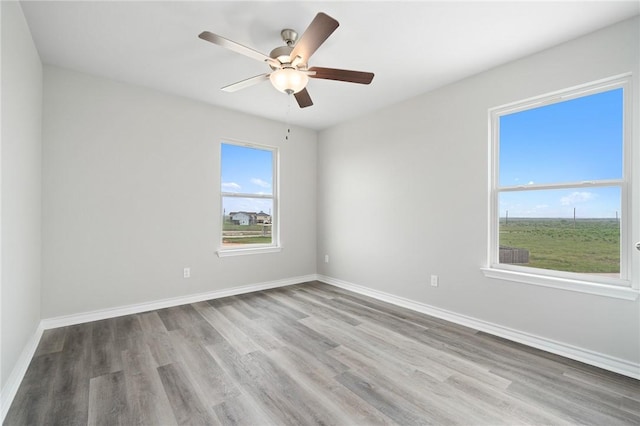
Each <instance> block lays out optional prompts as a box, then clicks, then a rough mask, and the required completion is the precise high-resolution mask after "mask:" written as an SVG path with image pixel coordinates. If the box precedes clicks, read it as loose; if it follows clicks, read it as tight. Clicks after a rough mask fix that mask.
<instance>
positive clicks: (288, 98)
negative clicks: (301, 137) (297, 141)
mask: <svg viewBox="0 0 640 426" xmlns="http://www.w3.org/2000/svg"><path fill="white" fill-rule="evenodd" d="M290 115H291V94H289V96H287V113H286V117H285V126H286V132H285V136H284V140H285V141H288V140H289V136H290V135H291V123H290V122H289V118H290V117H289V116H290Z"/></svg>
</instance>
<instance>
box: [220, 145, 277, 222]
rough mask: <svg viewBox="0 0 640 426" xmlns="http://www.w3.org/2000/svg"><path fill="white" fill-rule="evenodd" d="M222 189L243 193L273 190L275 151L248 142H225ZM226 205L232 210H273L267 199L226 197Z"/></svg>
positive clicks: (227, 209)
mask: <svg viewBox="0 0 640 426" xmlns="http://www.w3.org/2000/svg"><path fill="white" fill-rule="evenodd" d="M221 158H222V164H221V177H222V180H221V182H222V183H221V189H222V191H223V192H232V193H242V194H272V193H273V152H272V151H267V150H263V149H255V148H250V147H246V146H239V145H231V144H225V143H223V144H222V148H221ZM223 208H224V209H225V212H226V213H227V214H228V213H230V212H232V211H255V212H260V211H264V212H265V213H270V212H272V211H273V202H272V201H271V200H268V199H267V200H265V199H252V198H235V197H225V198H224V200H223Z"/></svg>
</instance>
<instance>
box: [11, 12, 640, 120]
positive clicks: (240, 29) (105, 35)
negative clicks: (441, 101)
mask: <svg viewBox="0 0 640 426" xmlns="http://www.w3.org/2000/svg"><path fill="white" fill-rule="evenodd" d="M22 7H23V10H24V13H25V16H26V18H27V22H28V24H29V27H30V29H31V32H32V34H33V38H34V41H35V44H36V46H37V48H38V51H39V52H40V56H41V58H42V61H43V62H44V63H47V64H54V65H58V66H62V67H66V68H70V69H74V70H78V71H83V72H86V73H90V74H94V75H98V76H104V77H107V78H111V79H114V80H118V81H123V82H128V83H133V84H138V85H142V86H147V87H150V88H154V89H157V90H161V91H164V92H169V93H173V94H177V95H182V96H186V97H188V98H192V99H197V100H200V101H203V102H206V103H209V104H213V105H218V106H222V107H226V108H230V109H233V110H238V111H243V112H246V113H250V114H254V115H258V116H262V117H266V118H270V119H275V120H278V121H286V120H288V121H290V122H291V123H293V124H297V125H301V126H304V127H308V128H312V129H317V130H319V129H323V128H326V127H329V126H332V125H334V124H336V123H339V122H342V121H345V120H348V119H350V118H353V117H356V116H358V115H362V114H364V113H367V112H370V111H373V110H376V109H379V108H382V107H384V106H387V105H391V104H394V103H397V102H399V101H402V100H404V99H408V98H410V97H413V96H416V95H418V94H421V93H425V92H428V91H430V90H433V89H435V88H437V87H440V86H443V85H445V84H448V83H451V82H454V81H456V80H460V79H462V78H464V77H467V76H470V75H473V74H476V73H478V72H480V71H483V70H487V69H489V68H492V67H495V66H497V65H500V64H503V63H505V62H508V61H512V60H514V59H517V58H521V57H523V56H527V55H529V54H531V53H534V52H537V51H540V50H543V49H545V48H548V47H550V46H554V45H557V44H559V43H562V42H564V41H567V40H570V39H573V38H576V37H578V36H580V35H583V34H586V33H589V32H592V31H594V30H597V29H599V28H602V27H605V26H607V25H610V24H613V23H615V22H619V21H621V20H624V19H626V18H629V17H631V16H633V15H637V14H638V13H639V12H640V2H639V1H637V0H636V1H623V2H612V1H562V2H548V1H533V2H521V1H511V2H506V1H503V2H484V1H471V2H459V1H447V2H444V1H441V2H433V1H412V2H408V1H406V2H405V1H392V2H380V1H357V2H355V1H354V2H351V1H341V2H337V1H334V2H316V1H296V2H273V1H259V2H243V1H233V2H217V1H216V2H186V1H172V2H155V1H154V2H151V1H142V2H133V1H124V2H111V1H107V2H96V1H75V2H60V1H43V2H36V1H23V2H22ZM320 11H322V12H325V13H327V14H328V15H330V16H332V17H334V18H335V19H336V20H338V21H339V22H340V27H339V28H338V29H337V30H336V32H334V33H333V35H332V36H331V37H330V38H329V39H328V40H327V41H326V42H325V43H324V44H323V45H322V46H321V47H320V49H318V51H317V52H316V53H315V54H314V56H313V57H312V58H311V61H309V62H310V64H309V65H310V66H324V67H334V68H343V69H354V70H359V71H371V72H374V73H375V78H374V80H373V82H372V83H371V85H369V86H365V85H359V84H349V83H343V82H336V81H328V80H317V79H316V80H313V79H312V80H311V81H310V82H309V85H308V86H307V88H308V90H309V93H310V94H311V97H312V99H313V101H314V105H313V106H311V107H309V108H305V109H299V108H298V106H297V104H296V102H295V99H292V102H291V105H290V112H288V110H289V99H288V96H287V95H285V94H282V93H280V92H277V91H276V90H275V89H274V88H273V87H272V86H271V85H270V84H269V83H268V82H265V83H261V84H260V85H257V86H253V87H250V88H247V89H244V90H242V91H239V92H235V93H226V92H222V91H221V90H219V89H220V87H222V86H225V85H227V84H230V83H234V82H236V81H238V80H242V79H245V78H248V77H252V76H254V75H257V74H261V73H264V72H267V71H268V70H269V69H268V66H267V65H265V64H263V63H260V62H258V61H255V60H252V59H250V58H247V57H245V56H242V55H239V54H237V53H234V52H231V51H228V50H225V49H223V48H221V47H219V46H216V45H213V44H211V43H207V42H205V41H203V40H201V39H199V38H198V37H197V36H198V34H199V33H200V32H202V31H204V30H207V31H211V32H213V33H216V34H219V35H221V36H223V37H226V38H229V39H232V40H234V41H236V42H238V43H240V44H244V45H246V46H249V47H252V48H254V49H256V50H258V51H260V52H263V53H265V54H269V52H270V51H271V50H272V49H273V48H274V47H277V46H280V45H283V43H282V41H281V39H280V30H281V29H283V28H293V29H295V30H297V31H298V32H299V33H302V32H303V31H304V29H305V28H306V27H307V25H308V24H309V23H310V22H311V20H312V19H313V17H314V16H315V14H316V13H317V12H320Z"/></svg>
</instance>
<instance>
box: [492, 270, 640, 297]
mask: <svg viewBox="0 0 640 426" xmlns="http://www.w3.org/2000/svg"><path fill="white" fill-rule="evenodd" d="M481 270H482V273H483V274H484V276H485V277H488V278H495V279H498V280H505V281H515V282H519V283H524V284H531V285H538V286H542V287H551V288H557V289H560V290H568V291H575V292H578V293H587V294H594V295H597V296H604V297H611V298H615V299H624V300H636V299H637V298H638V295H640V290H638V289H634V288H631V287H622V286H617V285H611V284H599V283H593V282H590V281H581V280H574V279H568V278H560V277H549V276H543V275H537V274H529V273H526V272H519V271H517V272H516V271H507V270H504V269H497V268H481Z"/></svg>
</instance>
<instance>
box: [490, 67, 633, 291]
mask: <svg viewBox="0 0 640 426" xmlns="http://www.w3.org/2000/svg"><path fill="white" fill-rule="evenodd" d="M628 80H629V79H628V78H626V77H625V78H616V79H610V80H608V81H603V82H599V83H597V84H592V85H589V86H583V87H580V88H574V89H572V90H567V91H564V92H562V93H554V94H552V95H548V96H544V97H540V98H537V99H533V100H528V101H525V102H521V103H517V104H512V105H508V106H505V107H500V108H496V109H493V110H492V111H490V120H491V139H492V141H491V144H492V145H491V146H492V148H491V149H492V160H491V162H492V171H491V194H490V196H491V202H490V209H491V211H490V217H491V224H490V247H489V249H490V250H489V263H490V266H489V268H487V269H486V270H485V274H487V275H489V276H494V275H492V273H491V272H489V273H487V271H491V270H493V271H505V272H506V274H502V275H501V274H497V275H495V277H498V278H505V277H507V276H508V277H511V278H512V279H514V280H516V281H524V282H530V283H534V284H536V283H542V284H543V285H550V284H551V285H553V286H555V285H556V284H558V283H568V282H571V283H572V284H576V283H579V284H584V285H589V284H603V285H609V286H622V287H625V286H626V287H629V286H630V281H629V280H630V277H629V262H630V258H629V255H630V249H629V248H628V247H629V244H630V241H627V240H628V239H629V238H628V236H629V235H630V232H629V229H630V226H631V220H632V217H631V214H630V206H631V203H630V200H629V199H628V194H629V193H630V191H629V186H630V183H629V180H630V171H629V167H628V166H629V165H630V162H628V161H627V157H628V152H627V150H628V146H627V145H628V144H630V142H629V141H628V139H629V137H628V132H629V130H630V129H629V127H630V125H629V124H628V115H627V114H628V110H629V109H630V108H629V107H628V105H630V102H629V99H628V97H629V96H630V94H629V93H628V92H629V90H628V89H627V87H628ZM509 273H511V274H509ZM518 274H520V276H519V277H518ZM522 277H526V278H524V279H522ZM545 278H546V281H545V280H544V279H545ZM550 279H551V281H550Z"/></svg>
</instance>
